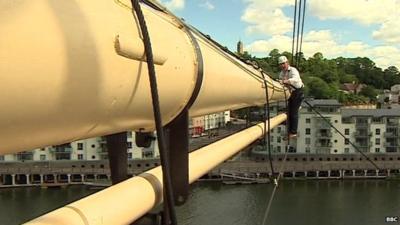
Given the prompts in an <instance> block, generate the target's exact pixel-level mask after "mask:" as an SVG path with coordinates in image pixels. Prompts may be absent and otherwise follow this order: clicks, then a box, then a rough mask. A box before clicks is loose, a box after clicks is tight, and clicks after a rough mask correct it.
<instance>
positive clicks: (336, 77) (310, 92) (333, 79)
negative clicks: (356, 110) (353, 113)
mask: <svg viewBox="0 0 400 225" xmlns="http://www.w3.org/2000/svg"><path fill="white" fill-rule="evenodd" d="M282 54H283V55H286V57H287V58H288V59H289V60H290V59H291V58H292V54H291V53H289V52H283V53H280V52H279V50H278V49H274V50H272V51H271V52H270V53H269V56H268V57H266V58H257V57H253V56H251V55H249V54H248V53H247V52H245V54H243V55H241V57H243V58H244V59H246V60H251V61H256V62H257V64H258V65H259V66H260V67H261V68H262V69H263V70H264V71H266V72H268V73H269V75H270V76H272V77H274V78H277V77H278V74H279V67H278V64H277V59H278V57H279V56H280V55H282ZM291 65H295V63H291ZM298 69H299V71H300V75H301V77H302V79H303V82H304V83H305V92H306V93H305V94H306V96H309V97H314V98H336V99H338V100H339V101H340V102H342V103H361V102H370V101H372V102H374V101H375V100H376V95H377V94H378V93H380V92H381V91H382V90H383V89H390V87H391V86H392V85H394V84H400V72H399V69H398V68H396V67H395V66H390V67H388V68H387V69H384V70H383V69H382V68H379V67H377V66H376V64H375V63H374V62H373V61H372V60H371V59H369V58H366V57H363V58H361V57H357V58H343V57H338V58H335V59H326V58H324V56H323V55H322V53H319V52H318V53H315V54H314V55H313V56H312V57H310V58H308V59H306V58H304V57H303V55H300V60H299V68H298ZM343 83H355V84H366V85H367V86H366V87H364V88H363V89H362V90H361V92H360V93H359V94H358V95H356V94H347V93H344V92H343V91H340V87H341V86H342V84H343Z"/></svg>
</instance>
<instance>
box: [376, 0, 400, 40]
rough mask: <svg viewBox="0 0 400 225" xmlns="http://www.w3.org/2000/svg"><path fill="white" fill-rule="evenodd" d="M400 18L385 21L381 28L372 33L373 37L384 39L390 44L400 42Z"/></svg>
mask: <svg viewBox="0 0 400 225" xmlns="http://www.w3.org/2000/svg"><path fill="white" fill-rule="evenodd" d="M399 9H400V6H399ZM399 16H400V15H399ZM397 20H398V18H394V17H393V18H390V19H389V20H387V21H385V22H383V24H382V25H381V27H380V28H379V30H376V31H374V32H373V33H372V37H374V38H375V39H377V40H383V41H385V42H387V43H389V44H399V43H400V25H399V24H398V21H397Z"/></svg>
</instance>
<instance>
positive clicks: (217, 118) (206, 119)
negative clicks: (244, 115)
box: [189, 111, 230, 137]
mask: <svg viewBox="0 0 400 225" xmlns="http://www.w3.org/2000/svg"><path fill="white" fill-rule="evenodd" d="M229 121H230V111H225V112H220V113H213V114H209V115H205V116H199V117H193V118H192V119H191V120H190V121H189V134H190V136H191V137H198V136H202V135H205V133H206V131H209V130H213V129H218V128H220V127H224V126H225V125H226V123H228V122H229Z"/></svg>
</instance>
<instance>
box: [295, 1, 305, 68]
mask: <svg viewBox="0 0 400 225" xmlns="http://www.w3.org/2000/svg"><path fill="white" fill-rule="evenodd" d="M306 5H307V0H304V3H303V17H302V22H301V36H300V50H299V53H301V47H302V46H303V31H304V17H305V14H306ZM299 57H300V56H299ZM300 60H301V59H300ZM299 65H300V63H299ZM299 65H298V66H297V68H298V69H299Z"/></svg>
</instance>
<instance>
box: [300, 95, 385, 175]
mask: <svg viewBox="0 0 400 225" xmlns="http://www.w3.org/2000/svg"><path fill="white" fill-rule="evenodd" d="M304 102H305V103H306V104H307V105H308V106H310V108H311V109H312V110H313V111H314V113H316V114H317V115H318V116H319V117H321V118H322V119H323V120H324V121H325V122H326V123H327V124H329V126H331V127H332V128H333V129H334V130H335V131H336V132H337V133H338V134H340V136H342V137H343V138H344V139H345V140H348V141H349V143H350V145H351V146H353V147H354V149H355V150H356V151H358V152H359V153H360V154H361V155H363V156H364V157H365V158H366V159H367V160H368V161H369V162H370V163H371V164H372V165H373V166H374V167H375V168H376V169H377V170H379V167H378V166H377V165H376V164H375V163H374V162H373V161H372V160H371V159H369V158H368V156H367V155H365V154H364V153H363V152H362V151H360V150H359V149H358V147H357V146H356V145H355V144H353V142H351V141H350V140H349V139H348V138H346V136H344V134H343V133H342V132H340V131H339V130H338V129H337V128H336V127H335V126H333V125H332V124H331V122H330V121H329V120H328V119H327V118H326V117H325V116H323V115H322V114H321V113H320V112H318V110H316V109H315V108H314V107H313V106H312V105H311V104H310V103H309V102H308V101H306V100H304Z"/></svg>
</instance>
